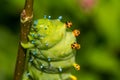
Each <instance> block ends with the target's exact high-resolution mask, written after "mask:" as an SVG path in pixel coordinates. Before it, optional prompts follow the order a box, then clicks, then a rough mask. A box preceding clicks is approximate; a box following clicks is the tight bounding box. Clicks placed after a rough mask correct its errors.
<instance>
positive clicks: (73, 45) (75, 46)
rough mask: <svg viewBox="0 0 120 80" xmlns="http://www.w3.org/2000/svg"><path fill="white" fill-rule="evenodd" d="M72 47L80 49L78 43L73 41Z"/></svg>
mask: <svg viewBox="0 0 120 80" xmlns="http://www.w3.org/2000/svg"><path fill="white" fill-rule="evenodd" d="M71 47H72V49H80V44H78V43H76V42H74V43H73V44H71Z"/></svg>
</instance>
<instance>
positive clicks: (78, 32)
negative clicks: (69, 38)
mask: <svg viewBox="0 0 120 80" xmlns="http://www.w3.org/2000/svg"><path fill="white" fill-rule="evenodd" d="M73 34H74V36H75V37H77V36H79V35H80V31H79V30H77V29H75V30H74V31H73Z"/></svg>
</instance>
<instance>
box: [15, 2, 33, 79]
mask: <svg viewBox="0 0 120 80" xmlns="http://www.w3.org/2000/svg"><path fill="white" fill-rule="evenodd" d="M33 2H34V0H26V2H25V6H24V9H23V11H22V12H21V16H20V24H21V30H20V42H19V48H18V55H17V62H16V68H15V73H14V80H21V78H22V74H23V72H24V69H25V58H26V50H25V49H23V48H22V46H21V42H23V43H26V42H27V41H28V38H27V35H28V33H29V29H30V26H31V25H32V18H33Z"/></svg>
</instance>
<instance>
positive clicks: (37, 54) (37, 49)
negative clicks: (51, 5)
mask: <svg viewBox="0 0 120 80" xmlns="http://www.w3.org/2000/svg"><path fill="white" fill-rule="evenodd" d="M61 20H62V16H59V17H58V19H54V20H52V19H51V16H48V18H47V16H46V15H45V16H44V19H38V20H35V21H34V23H33V25H32V26H31V29H30V32H29V34H28V40H29V41H28V42H27V43H22V42H21V46H22V47H23V48H24V49H27V53H26V54H28V56H27V59H26V65H27V69H26V70H25V71H24V74H23V77H22V80H31V79H32V80H47V78H46V76H49V80H66V79H70V80H77V78H76V77H73V76H72V75H71V73H70V72H69V71H68V70H69V69H70V67H72V66H73V67H75V69H76V70H80V66H79V65H78V64H76V62H75V54H76V49H80V45H79V44H78V43H77V41H76V37H77V36H79V34H80V31H79V30H77V29H75V30H74V31H72V30H70V27H72V22H70V21H68V22H66V23H62V22H61ZM26 75H28V76H26Z"/></svg>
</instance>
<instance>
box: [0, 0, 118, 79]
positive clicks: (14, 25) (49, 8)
mask: <svg viewBox="0 0 120 80" xmlns="http://www.w3.org/2000/svg"><path fill="white" fill-rule="evenodd" d="M24 1H25V0H0V10H1V12H0V62H1V63H0V80H12V79H13V73H14V68H15V63H16V57H17V50H18V41H19V29H20V26H19V16H20V12H21V10H22V9H23V7H24ZM119 3H120V0H59V1H57V0H35V3H34V19H37V18H43V16H44V15H51V16H52V19H55V18H57V17H58V16H63V20H62V21H63V22H65V21H67V20H69V21H72V22H73V27H72V29H75V28H77V29H80V31H81V35H80V36H79V37H78V43H80V44H81V49H80V50H79V51H78V52H77V57H76V60H77V62H78V63H79V64H80V65H81V70H80V71H79V72H76V71H74V70H73V73H74V74H75V75H76V76H77V77H78V80H120V5H119Z"/></svg>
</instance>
